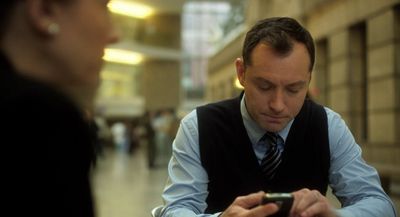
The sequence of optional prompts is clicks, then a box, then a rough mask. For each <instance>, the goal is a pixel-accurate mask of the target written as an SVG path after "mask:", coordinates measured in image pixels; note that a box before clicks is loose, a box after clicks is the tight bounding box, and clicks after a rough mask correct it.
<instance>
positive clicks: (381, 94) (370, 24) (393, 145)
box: [367, 8, 400, 165]
mask: <svg viewBox="0 0 400 217" xmlns="http://www.w3.org/2000/svg"><path fill="white" fill-rule="evenodd" d="M399 16H400V15H399V10H398V9H394V8H390V9H389V10H386V11H383V12H381V13H380V14H378V15H376V16H374V17H371V18H370V19H369V20H368V21H367V33H368V35H367V46H368V47H367V50H368V54H367V59H368V68H367V70H368V132H369V142H370V143H371V147H370V149H371V156H370V157H371V158H372V160H373V161H377V162H382V163H391V164H397V165H399V164H400V159H399V157H398V156H400V151H399V145H400V143H399V140H400V118H399V116H400V78H399V77H400V46H399V39H400V31H399V28H400V27H399V26H400V21H399V20H400V19H399ZM372 152H373V154H372Z"/></svg>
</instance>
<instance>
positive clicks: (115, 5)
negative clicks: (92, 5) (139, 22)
mask: <svg viewBox="0 0 400 217" xmlns="http://www.w3.org/2000/svg"><path fill="white" fill-rule="evenodd" d="M108 8H109V10H110V11H111V12H113V13H116V14H121V15H124V16H129V17H135V18H140V19H144V18H146V17H148V16H150V15H152V14H153V13H154V10H153V8H151V7H149V6H147V5H144V4H140V3H136V2H130V1H121V0H112V1H110V3H108Z"/></svg>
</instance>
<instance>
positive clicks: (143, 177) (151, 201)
mask: <svg viewBox="0 0 400 217" xmlns="http://www.w3.org/2000/svg"><path fill="white" fill-rule="evenodd" d="M167 152H168V151H167ZM167 155H168V156H167ZM168 159H169V154H167V153H166V152H164V154H163V155H162V156H158V159H157V161H156V168H154V169H149V168H148V167H147V153H146V149H145V145H142V146H141V147H139V148H138V149H137V150H136V151H135V152H134V153H132V154H128V153H127V152H126V151H123V150H112V149H109V150H107V151H106V152H105V153H104V156H103V157H101V158H99V160H98V163H97V166H96V168H95V170H94V172H93V187H94V195H95V198H96V204H97V217H150V211H151V209H152V208H154V207H155V206H157V205H160V204H162V199H161V192H162V190H163V187H164V183H165V181H166V178H167V171H166V166H167V161H168ZM328 198H329V199H330V200H331V202H332V203H333V204H334V206H335V207H340V204H339V203H338V201H337V200H336V198H334V197H333V196H332V194H331V193H330V192H329V193H328ZM392 199H394V202H395V204H396V206H397V209H398V208H399V205H400V201H399V197H395V198H392Z"/></svg>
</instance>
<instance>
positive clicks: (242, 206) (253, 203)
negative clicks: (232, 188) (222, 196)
mask: <svg viewBox="0 0 400 217" xmlns="http://www.w3.org/2000/svg"><path fill="white" fill-rule="evenodd" d="M264 195H265V193H264V192H262V191H260V192H258V193H254V194H249V195H246V196H240V197H237V198H236V199H235V201H233V203H232V204H231V205H230V206H229V207H228V208H227V209H226V210H225V211H224V212H223V213H222V215H221V217H266V216H269V215H272V214H274V213H276V212H277V211H278V206H277V205H276V204H274V203H269V204H266V205H259V204H260V201H261V198H262V197H263V196H264Z"/></svg>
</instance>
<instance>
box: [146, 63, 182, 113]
mask: <svg viewBox="0 0 400 217" xmlns="http://www.w3.org/2000/svg"><path fill="white" fill-rule="evenodd" d="M180 78H181V76H180V63H179V62H177V61H167V60H154V61H149V62H146V63H145V64H144V66H143V94H144V98H145V109H146V110H158V109H164V108H177V107H178V105H179V102H180V92H181V91H180V86H181V85H180Z"/></svg>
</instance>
